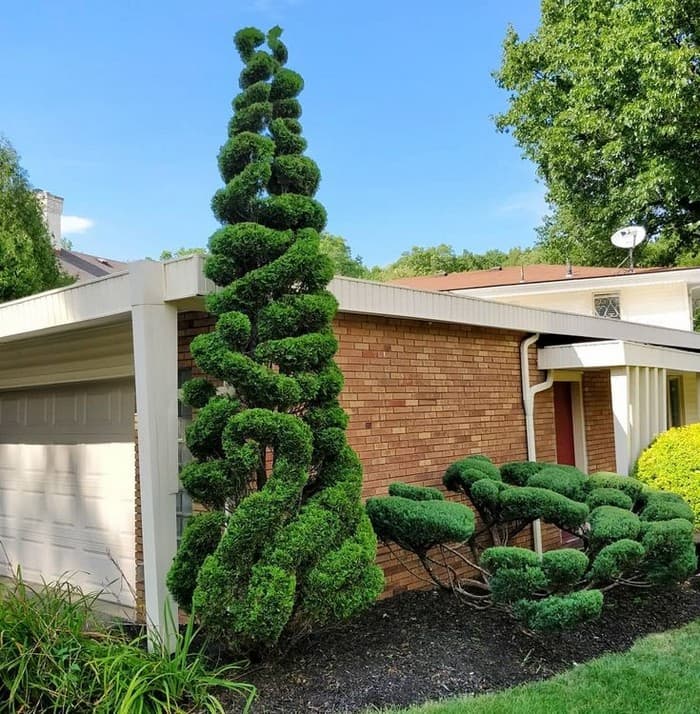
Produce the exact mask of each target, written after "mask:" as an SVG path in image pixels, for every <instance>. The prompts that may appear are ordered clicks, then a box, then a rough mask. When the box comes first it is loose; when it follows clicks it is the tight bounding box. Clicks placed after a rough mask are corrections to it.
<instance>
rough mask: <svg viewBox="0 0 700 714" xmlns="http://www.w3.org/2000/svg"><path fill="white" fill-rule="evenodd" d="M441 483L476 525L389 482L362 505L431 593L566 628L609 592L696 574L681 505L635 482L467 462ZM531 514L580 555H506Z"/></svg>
mask: <svg viewBox="0 0 700 714" xmlns="http://www.w3.org/2000/svg"><path fill="white" fill-rule="evenodd" d="M443 484H444V485H445V487H446V488H447V489H448V490H450V491H456V492H459V493H462V494H463V495H465V496H466V497H468V498H469V500H470V501H471V504H472V506H473V508H474V510H475V511H476V512H477V514H478V515H479V520H478V521H477V520H476V519H475V517H474V513H473V512H472V510H471V509H470V508H469V507H468V506H465V505H463V504H461V503H454V502H448V501H446V500H445V499H444V497H443V495H442V493H441V492H440V491H438V490H437V489H428V488H415V487H413V486H409V485H407V484H400V483H393V484H391V486H390V487H389V495H388V496H386V497H381V498H372V499H369V500H368V501H367V511H368V513H369V516H370V518H371V520H372V524H373V525H374V528H375V530H376V531H377V534H378V536H379V537H380V538H381V539H382V540H383V541H384V542H385V543H387V545H388V546H389V547H390V548H391V547H392V545H393V544H395V545H398V546H399V547H401V548H403V549H405V550H408V551H410V552H412V553H414V554H415V555H416V556H417V557H418V561H419V563H420V565H422V566H423V568H424V571H425V573H426V574H427V576H428V578H429V579H430V580H431V581H432V582H433V583H435V584H436V585H438V586H440V587H442V588H444V589H447V590H452V591H454V592H457V593H458V594H459V595H460V596H462V597H463V598H464V600H465V602H467V603H468V604H470V605H473V606H475V607H488V606H491V605H494V604H495V605H499V606H501V607H504V608H506V609H507V610H509V611H510V612H511V613H512V614H513V615H514V616H515V617H516V618H517V619H519V620H521V621H522V622H523V623H525V624H526V625H527V626H528V627H530V628H532V629H539V630H555V629H563V628H567V627H573V626H575V625H576V624H578V623H580V622H583V621H585V620H588V619H590V618H593V617H596V616H597V615H598V614H599V613H600V611H601V608H602V605H603V593H604V592H605V591H606V590H609V589H610V588H613V587H618V586H629V587H637V588H642V589H643V588H647V587H651V586H653V585H669V584H672V583H676V582H678V581H682V580H684V579H685V578H687V577H688V576H689V575H691V574H692V573H693V572H694V571H695V568H696V567H697V561H696V557H695V548H694V545H693V525H692V524H693V511H692V509H691V508H690V506H689V505H688V504H687V503H686V502H685V501H684V500H683V499H682V498H681V497H679V496H678V495H676V494H674V493H667V492H664V491H657V490H654V489H651V488H649V487H647V486H645V485H644V484H643V483H641V482H640V481H638V480H636V479H634V478H630V477H627V476H619V475H617V474H612V473H598V474H593V475H592V476H586V475H584V474H583V473H581V472H580V471H579V470H578V469H575V468H573V467H570V466H559V465H547V464H538V463H534V462H512V463H509V464H505V465H504V466H502V467H501V468H500V469H499V468H498V467H497V466H495V465H494V464H493V463H491V461H489V459H487V458H486V457H484V456H470V457H467V458H465V459H462V460H460V461H457V462H455V463H454V464H452V465H451V466H450V467H449V468H448V469H447V471H446V472H445V475H444V477H443ZM538 518H539V519H542V520H543V521H545V522H547V523H552V524H554V525H556V526H558V527H559V528H561V529H562V530H565V531H568V532H569V533H571V534H573V535H574V536H576V537H577V538H578V539H579V542H580V549H574V548H563V549H561V550H555V551H550V552H547V553H544V554H543V555H542V556H539V555H538V554H536V553H535V552H533V551H532V550H529V549H527V548H520V547H514V546H513V545H512V543H513V539H514V538H515V536H516V535H517V534H518V533H519V532H521V531H522V530H523V529H524V528H526V527H527V526H529V525H530V524H531V523H532V522H533V521H534V520H536V519H538ZM477 524H478V525H477ZM400 560H401V561H402V562H405V561H403V559H400Z"/></svg>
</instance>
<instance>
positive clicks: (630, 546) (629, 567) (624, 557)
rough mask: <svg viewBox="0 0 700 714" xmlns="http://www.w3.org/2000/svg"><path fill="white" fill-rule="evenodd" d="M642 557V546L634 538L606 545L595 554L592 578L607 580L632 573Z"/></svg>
mask: <svg viewBox="0 0 700 714" xmlns="http://www.w3.org/2000/svg"><path fill="white" fill-rule="evenodd" d="M643 557H644V546H643V545H642V544H641V543H639V542H637V541H636V540H630V539H629V538H623V539H622V540H618V541H616V542H615V543H611V544H610V545H606V546H605V547H604V548H603V549H602V550H601V551H600V552H599V553H598V555H596V557H595V560H594V561H593V565H592V566H591V577H592V578H593V580H597V581H604V582H609V581H611V580H616V579H617V578H623V577H627V576H629V575H631V574H632V573H634V572H635V571H636V570H637V569H638V567H639V565H640V563H641V562H642V558H643Z"/></svg>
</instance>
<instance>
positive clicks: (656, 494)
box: [639, 491, 695, 523]
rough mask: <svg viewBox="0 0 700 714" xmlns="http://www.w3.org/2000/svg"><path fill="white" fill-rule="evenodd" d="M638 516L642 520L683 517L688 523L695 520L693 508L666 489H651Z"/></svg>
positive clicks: (665, 519) (666, 519) (664, 519)
mask: <svg viewBox="0 0 700 714" xmlns="http://www.w3.org/2000/svg"><path fill="white" fill-rule="evenodd" d="M639 517H640V518H641V519H642V520H643V521H670V520H672V519H673V518H684V519H685V520H686V521H688V522H689V523H693V522H694V521H695V514H694V513H693V509H692V508H691V507H690V506H689V505H688V504H687V503H686V502H685V501H684V500H683V499H682V498H681V497H680V496H679V495H678V494H675V493H668V492H666V491H652V492H651V493H650V494H649V495H648V496H647V499H646V505H645V506H644V510H643V511H642V512H641V513H640V514H639Z"/></svg>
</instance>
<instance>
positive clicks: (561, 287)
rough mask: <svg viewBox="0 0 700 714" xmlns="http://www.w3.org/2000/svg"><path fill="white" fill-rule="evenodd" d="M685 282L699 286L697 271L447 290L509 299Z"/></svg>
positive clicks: (564, 279) (636, 274) (690, 269)
mask: <svg viewBox="0 0 700 714" xmlns="http://www.w3.org/2000/svg"><path fill="white" fill-rule="evenodd" d="M673 283H684V284H688V285H689V286H697V285H698V283H700V269H697V268H689V269H687V270H669V271H659V272H655V273H629V274H627V275H608V276H605V277H599V278H572V279H568V280H567V279H566V278H563V279H562V280H551V281H543V282H537V283H519V284H511V285H494V286H493V287H484V288H459V289H456V290H450V291H449V292H451V293H453V294H454V295H474V296H476V297H483V298H489V297H509V296H518V295H541V294H549V293H568V292H580V291H585V290H606V291H609V290H615V289H618V288H624V287H634V286H647V285H671V284H673Z"/></svg>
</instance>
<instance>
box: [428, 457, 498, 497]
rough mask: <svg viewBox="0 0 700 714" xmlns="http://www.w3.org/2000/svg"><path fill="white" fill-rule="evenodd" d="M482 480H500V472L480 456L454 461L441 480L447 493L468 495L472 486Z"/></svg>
mask: <svg viewBox="0 0 700 714" xmlns="http://www.w3.org/2000/svg"><path fill="white" fill-rule="evenodd" d="M482 478H490V479H493V480H494V481H500V480H501V472H500V471H499V469H498V466H495V465H494V464H493V463H491V461H490V460H489V459H487V458H486V457H485V456H482V455H480V454H478V455H475V456H468V457H467V458H466V459H461V460H460V461H455V462H454V463H453V464H451V465H450V466H449V467H448V469H447V470H446V471H445V475H444V476H443V478H442V482H443V484H445V488H446V489H447V490H448V491H464V492H465V493H467V494H468V493H469V490H470V489H471V487H472V485H473V484H475V483H476V482H477V481H479V480H480V479H482Z"/></svg>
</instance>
